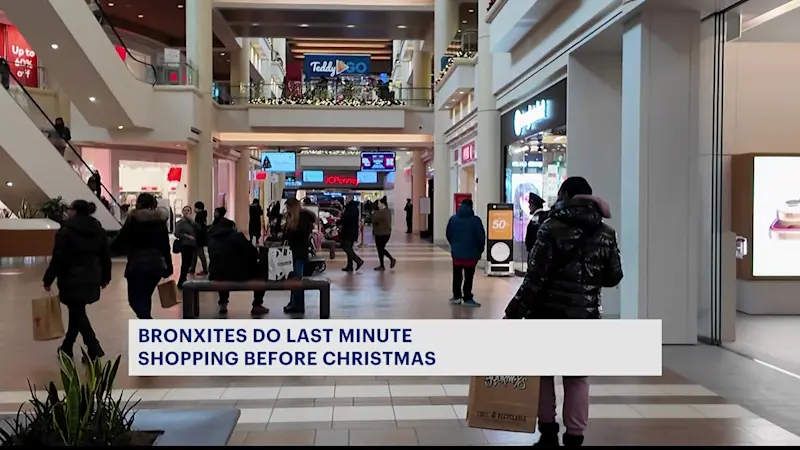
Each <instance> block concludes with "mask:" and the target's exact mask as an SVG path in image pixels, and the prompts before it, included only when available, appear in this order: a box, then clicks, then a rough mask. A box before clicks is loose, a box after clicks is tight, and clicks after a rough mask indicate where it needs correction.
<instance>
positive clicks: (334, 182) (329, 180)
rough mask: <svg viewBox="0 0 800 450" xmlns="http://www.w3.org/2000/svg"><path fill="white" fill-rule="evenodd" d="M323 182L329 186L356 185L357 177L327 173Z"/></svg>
mask: <svg viewBox="0 0 800 450" xmlns="http://www.w3.org/2000/svg"><path fill="white" fill-rule="evenodd" d="M325 184H327V185H329V186H342V185H344V186H358V178H357V177H351V176H342V175H328V176H326V177H325Z"/></svg>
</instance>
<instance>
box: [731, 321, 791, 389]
mask: <svg viewBox="0 0 800 450" xmlns="http://www.w3.org/2000/svg"><path fill="white" fill-rule="evenodd" d="M796 342H800V317H798V316H752V315H749V314H744V313H738V314H737V315H736V340H735V341H734V342H727V343H725V344H724V345H725V347H726V348H729V349H731V350H733V351H735V352H737V353H742V354H743V355H746V356H749V357H751V358H755V359H757V360H759V361H764V362H765V363H768V364H772V365H775V366H778V367H780V368H782V369H785V370H788V371H790V372H793V373H796V374H800V352H798V351H797V347H795V346H794V345H793V343H796Z"/></svg>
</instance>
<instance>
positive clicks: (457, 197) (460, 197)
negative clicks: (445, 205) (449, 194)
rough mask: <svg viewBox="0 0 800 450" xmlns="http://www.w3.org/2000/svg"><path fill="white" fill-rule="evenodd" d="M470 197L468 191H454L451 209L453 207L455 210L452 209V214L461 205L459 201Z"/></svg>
mask: <svg viewBox="0 0 800 450" xmlns="http://www.w3.org/2000/svg"><path fill="white" fill-rule="evenodd" d="M471 198H472V194H468V193H463V192H456V193H455V194H453V209H455V211H453V214H455V213H457V212H458V208H459V207H460V206H461V203H462V202H463V201H464V200H467V199H471Z"/></svg>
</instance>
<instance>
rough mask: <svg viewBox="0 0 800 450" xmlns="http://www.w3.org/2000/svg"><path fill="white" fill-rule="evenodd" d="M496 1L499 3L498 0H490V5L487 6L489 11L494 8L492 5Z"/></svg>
mask: <svg viewBox="0 0 800 450" xmlns="http://www.w3.org/2000/svg"><path fill="white" fill-rule="evenodd" d="M495 3H497V0H489V6H487V7H486V10H487V11H488V10H490V9H492V6H494V4H495Z"/></svg>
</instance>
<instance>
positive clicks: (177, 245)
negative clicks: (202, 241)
mask: <svg viewBox="0 0 800 450" xmlns="http://www.w3.org/2000/svg"><path fill="white" fill-rule="evenodd" d="M182 250H183V246H182V245H181V240H180V239H175V242H173V243H172V253H175V254H176V255H178V254H180V253H181V251H182Z"/></svg>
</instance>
